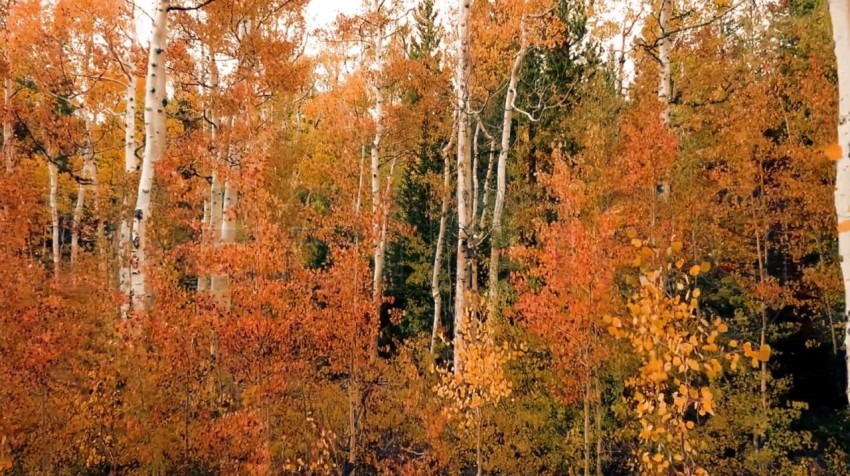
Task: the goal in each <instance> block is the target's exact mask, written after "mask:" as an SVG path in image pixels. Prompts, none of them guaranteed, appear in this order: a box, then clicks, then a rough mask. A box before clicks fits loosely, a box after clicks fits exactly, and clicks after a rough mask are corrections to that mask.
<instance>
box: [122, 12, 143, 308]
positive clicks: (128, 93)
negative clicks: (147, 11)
mask: <svg viewBox="0 0 850 476" xmlns="http://www.w3.org/2000/svg"><path fill="white" fill-rule="evenodd" d="M131 19H132V21H131V24H130V26H129V31H130V34H129V36H130V45H129V46H128V48H127V57H126V58H124V60H123V63H124V68H125V69H126V73H127V88H126V90H125V93H124V104H125V108H124V172H125V173H126V174H127V175H128V177H129V176H133V175H135V174H136V173H137V172H138V171H139V165H140V164H139V158H138V157H137V156H136V86H137V84H138V80H137V79H136V66H135V62H134V61H133V48H134V47H135V46H136V25H135V15H131ZM122 205H123V207H122V217H121V227H120V230H119V234H118V289H119V291H121V293H122V294H123V295H124V296H126V299H125V301H124V303H123V304H122V306H121V317H122V318H126V317H127V314H128V312H129V310H130V309H129V307H130V296H131V290H132V288H131V284H130V276H131V274H130V259H129V258H130V250H129V249H128V247H129V245H130V242H131V233H132V228H133V225H132V223H131V219H130V217H129V216H127V215H126V213H127V197H126V196H125V197H124V200H123V204H122Z"/></svg>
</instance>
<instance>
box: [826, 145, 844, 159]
mask: <svg viewBox="0 0 850 476" xmlns="http://www.w3.org/2000/svg"><path fill="white" fill-rule="evenodd" d="M823 154H824V155H825V156H826V158H827V159H829V160H831V161H832V162H836V161H838V160H841V158H842V157H843V156H844V151H843V150H842V148H841V146H840V145H838V144H830V145H828V146H826V147H824V148H823Z"/></svg>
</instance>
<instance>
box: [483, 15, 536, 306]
mask: <svg viewBox="0 0 850 476" xmlns="http://www.w3.org/2000/svg"><path fill="white" fill-rule="evenodd" d="M527 54H528V34H527V32H526V25H525V20H524V19H523V20H522V21H520V48H519V51H517V53H516V55H515V56H514V63H513V67H512V68H511V76H510V80H509V81H508V92H507V94H506V95H505V110H504V115H503V117H502V145H501V149H500V150H499V161H498V163H497V165H496V200H495V202H494V203H493V235H492V243H491V246H490V270H489V273H490V274H489V285H488V291H487V294H488V304H489V316H490V317H491V318H492V317H493V316H494V315H495V313H496V310H497V308H498V301H499V259H500V256H501V251H502V249H501V248H502V220H503V216H504V212H505V191H506V189H507V162H508V154H509V153H510V150H511V130H512V128H513V119H514V104H515V102H516V96H517V86H518V85H519V73H520V68H521V67H522V63H523V61H525V57H526V55H527Z"/></svg>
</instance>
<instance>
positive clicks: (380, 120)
mask: <svg viewBox="0 0 850 476" xmlns="http://www.w3.org/2000/svg"><path fill="white" fill-rule="evenodd" d="M382 4H383V2H382V1H381V0H372V11H373V13H374V14H375V18H376V19H377V20H376V21H382V20H380V16H381V5H382ZM373 44H374V49H375V51H374V53H375V57H374V59H373V63H372V92H373V94H374V95H375V108H374V110H373V113H372V114H373V119H374V121H375V137H374V138H373V140H372V150H371V159H372V161H371V172H372V220H373V222H372V232H373V233H374V235H375V237H374V240H375V244H374V256H373V260H374V269H373V274H372V297H373V299H374V300H375V302H376V305H377V306H380V300H381V297H382V296H383V292H384V289H383V287H384V286H383V284H384V259H385V256H386V254H385V249H386V243H385V241H386V233H384V232H383V230H382V228H383V225H382V224H381V222H382V221H383V220H382V217H383V215H384V204H383V203H382V202H383V201H382V200H381V178H380V165H381V162H380V161H381V142H382V141H383V138H384V134H385V127H384V86H383V80H384V78H383V75H384V28H383V26H382V25H380V26H378V27H377V28H376V30H375V38H374V42H373Z"/></svg>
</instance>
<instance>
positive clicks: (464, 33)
mask: <svg viewBox="0 0 850 476" xmlns="http://www.w3.org/2000/svg"><path fill="white" fill-rule="evenodd" d="M471 5H472V0H458V11H457V29H458V36H457V43H456V48H457V66H456V70H455V99H456V101H457V216H458V219H457V221H458V234H457V266H456V270H455V272H456V276H455V315H454V332H455V335H454V371H455V372H456V373H460V372H462V371H463V353H464V351H465V347H466V346H465V344H464V342H465V336H464V333H465V332H466V320H467V309H466V307H467V293H468V291H469V276H468V275H469V273H468V269H467V268H468V266H469V259H468V255H467V254H468V252H469V234H468V233H469V229H470V224H471V217H470V213H469V209H470V205H471V203H470V198H471V197H470V196H469V181H470V163H469V162H470V141H469V136H470V132H471V131H470V122H469V117H470V114H469V96H470V93H469V77H470V59H469V42H470V37H469V14H470V7H471Z"/></svg>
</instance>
